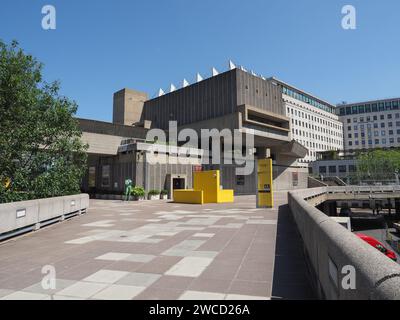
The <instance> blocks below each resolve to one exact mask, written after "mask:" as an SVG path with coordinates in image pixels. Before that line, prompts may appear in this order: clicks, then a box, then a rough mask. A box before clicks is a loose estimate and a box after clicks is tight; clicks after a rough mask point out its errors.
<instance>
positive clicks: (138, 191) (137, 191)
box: [131, 186, 146, 198]
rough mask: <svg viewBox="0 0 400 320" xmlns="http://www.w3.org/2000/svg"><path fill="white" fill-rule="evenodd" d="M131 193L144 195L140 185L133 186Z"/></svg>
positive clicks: (136, 195) (138, 195) (135, 195)
mask: <svg viewBox="0 0 400 320" xmlns="http://www.w3.org/2000/svg"><path fill="white" fill-rule="evenodd" d="M131 195H132V196H134V197H137V198H139V197H144V196H145V195H146V191H145V190H144V189H143V188H142V187H136V186H135V187H133V188H132V191H131Z"/></svg>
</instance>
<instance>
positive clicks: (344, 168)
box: [339, 165, 346, 173]
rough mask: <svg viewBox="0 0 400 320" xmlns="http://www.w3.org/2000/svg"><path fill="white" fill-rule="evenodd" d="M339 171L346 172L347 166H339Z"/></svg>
mask: <svg viewBox="0 0 400 320" xmlns="http://www.w3.org/2000/svg"><path fill="white" fill-rule="evenodd" d="M339 172H341V173H343V172H346V166H343V165H342V166H339Z"/></svg>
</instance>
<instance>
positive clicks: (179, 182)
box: [172, 178, 185, 189]
mask: <svg viewBox="0 0 400 320" xmlns="http://www.w3.org/2000/svg"><path fill="white" fill-rule="evenodd" d="M172 189H185V178H173V179H172Z"/></svg>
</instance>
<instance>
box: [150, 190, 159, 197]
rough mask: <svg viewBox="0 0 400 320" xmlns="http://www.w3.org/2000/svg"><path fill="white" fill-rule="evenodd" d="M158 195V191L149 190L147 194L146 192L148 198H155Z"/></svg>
mask: <svg viewBox="0 0 400 320" xmlns="http://www.w3.org/2000/svg"><path fill="white" fill-rule="evenodd" d="M159 194H160V190H150V191H149V192H148V195H149V196H157V195H159Z"/></svg>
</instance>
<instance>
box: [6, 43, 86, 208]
mask: <svg viewBox="0 0 400 320" xmlns="http://www.w3.org/2000/svg"><path fill="white" fill-rule="evenodd" d="M42 68H43V65H42V64H41V63H40V62H38V61H37V60H36V59H35V58H33V57H32V56H30V55H27V54H26V53H24V51H23V50H22V49H21V48H20V47H19V46H18V43H17V42H15V41H14V42H12V43H11V44H10V45H7V44H5V43H4V42H2V41H1V40H0V128H1V130H0V203H2V202H9V201H18V200H26V199H34V198H44V197H53V196H62V195H69V194H73V193H79V191H80V190H79V189H80V182H81V179H82V176H83V174H84V171H85V169H86V152H85V151H86V148H87V146H85V145H83V143H82V142H81V139H80V137H81V132H80V130H79V126H78V122H77V120H76V119H74V117H73V115H74V114H75V113H76V110H77V105H76V103H75V102H73V101H71V100H69V99H68V98H66V97H63V96H60V95H59V89H60V86H59V83H58V82H53V83H47V82H45V81H43V79H42ZM6 182H10V183H6Z"/></svg>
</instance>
